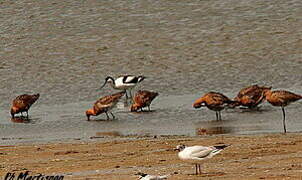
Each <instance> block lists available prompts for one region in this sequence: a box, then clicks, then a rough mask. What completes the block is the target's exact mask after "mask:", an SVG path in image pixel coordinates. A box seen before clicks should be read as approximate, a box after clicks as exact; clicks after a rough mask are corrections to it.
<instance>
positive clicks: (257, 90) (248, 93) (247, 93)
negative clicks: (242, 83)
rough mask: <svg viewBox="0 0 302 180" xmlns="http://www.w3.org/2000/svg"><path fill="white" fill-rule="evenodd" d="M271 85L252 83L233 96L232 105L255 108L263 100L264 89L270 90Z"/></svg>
mask: <svg viewBox="0 0 302 180" xmlns="http://www.w3.org/2000/svg"><path fill="white" fill-rule="evenodd" d="M271 88H272V87H265V86H258V85H257V84H256V85H252V86H249V87H246V88H243V89H241V90H240V91H239V93H238V94H237V96H236V97H235V99H234V101H235V103H234V104H233V106H234V107H235V106H245V107H247V108H249V109H253V108H256V107H257V106H258V105H259V104H260V103H262V102H263V101H264V100H265V97H264V91H265V90H271Z"/></svg>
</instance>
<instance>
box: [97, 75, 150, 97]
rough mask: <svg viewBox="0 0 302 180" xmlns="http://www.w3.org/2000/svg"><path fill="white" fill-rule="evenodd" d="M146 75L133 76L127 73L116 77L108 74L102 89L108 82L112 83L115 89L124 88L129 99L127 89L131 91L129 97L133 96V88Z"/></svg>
mask: <svg viewBox="0 0 302 180" xmlns="http://www.w3.org/2000/svg"><path fill="white" fill-rule="evenodd" d="M145 78H146V77H144V76H132V75H125V76H120V77H118V78H116V79H114V78H113V77H111V76H107V77H106V79H105V82H104V84H103V85H102V86H101V88H100V89H102V88H103V87H104V86H105V85H106V84H107V83H109V84H110V85H111V87H113V88H114V89H118V90H123V91H125V93H126V99H128V94H127V90H128V91H129V97H132V94H131V90H132V89H133V88H134V87H135V86H136V85H137V84H138V83H140V82H142V81H143V80H144V79H145Z"/></svg>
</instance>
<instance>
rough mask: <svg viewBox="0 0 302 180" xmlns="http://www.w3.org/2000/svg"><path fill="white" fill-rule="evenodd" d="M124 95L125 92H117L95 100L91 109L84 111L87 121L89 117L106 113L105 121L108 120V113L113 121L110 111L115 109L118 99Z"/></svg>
mask: <svg viewBox="0 0 302 180" xmlns="http://www.w3.org/2000/svg"><path fill="white" fill-rule="evenodd" d="M124 94H125V92H119V93H115V94H112V95H108V96H104V97H102V98H100V99H99V100H97V101H96V102H95V103H94V105H93V108H91V109H88V110H87V111H86V116H87V120H88V121H89V120H90V116H97V115H99V114H102V113H106V116H107V120H109V119H110V118H109V115H108V112H110V114H111V115H112V118H113V119H115V116H114V115H113V113H112V112H111V109H112V108H114V107H115V105H116V104H117V103H118V101H119V99H120V98H121V97H122V96H123V95H124Z"/></svg>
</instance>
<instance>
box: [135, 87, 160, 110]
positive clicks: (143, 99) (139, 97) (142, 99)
mask: <svg viewBox="0 0 302 180" xmlns="http://www.w3.org/2000/svg"><path fill="white" fill-rule="evenodd" d="M156 96H158V93H157V92H151V91H146V90H139V91H138V92H137V93H136V94H135V96H134V98H133V104H132V105H131V108H130V109H131V111H132V112H134V111H138V110H139V109H140V110H141V111H143V108H144V107H148V110H149V111H150V105H151V102H152V101H153V99H154V98H156Z"/></svg>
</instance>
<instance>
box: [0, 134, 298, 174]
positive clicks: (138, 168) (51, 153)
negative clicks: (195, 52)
mask: <svg viewBox="0 0 302 180" xmlns="http://www.w3.org/2000/svg"><path fill="white" fill-rule="evenodd" d="M99 136H111V137H113V140H111V141H108V142H100V141H99V142H73V143H49V144H33V145H18V146H1V147H0V149H1V153H0V157H1V159H2V160H1V163H0V177H3V176H4V175H5V174H6V173H7V172H15V173H16V174H17V173H19V172H24V171H27V170H29V171H32V173H31V174H36V173H42V174H50V175H58V174H59V175H64V176H65V177H66V179H85V178H88V179H108V180H109V179H110V180H115V179H116V180H118V179H121V180H122V179H137V176H135V175H134V174H135V173H137V172H146V173H150V174H162V175H163V174H170V179H200V178H203V179H213V178H214V179H230V180H231V179H301V178H302V176H301V174H302V166H301V164H302V156H301V152H302V148H301V147H302V140H301V139H302V137H301V134H286V135H285V134H270V135H251V136H247V135H237V136H221V135H217V136H199V137H185V136H174V137H173V136H163V137H157V138H154V137H132V138H129V137H118V136H119V135H118V134H99ZM221 143H225V144H231V146H230V147H228V148H227V149H225V150H224V151H223V152H222V153H221V154H219V155H217V156H215V157H214V158H212V159H210V160H207V161H205V162H203V163H202V172H203V174H202V175H199V176H195V175H192V174H193V173H194V167H193V166H192V165H190V164H186V163H184V162H182V161H180V160H179V159H178V157H177V154H176V152H175V151H173V148H174V147H175V146H176V145H178V144H187V145H196V144H199V145H216V144H221Z"/></svg>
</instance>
